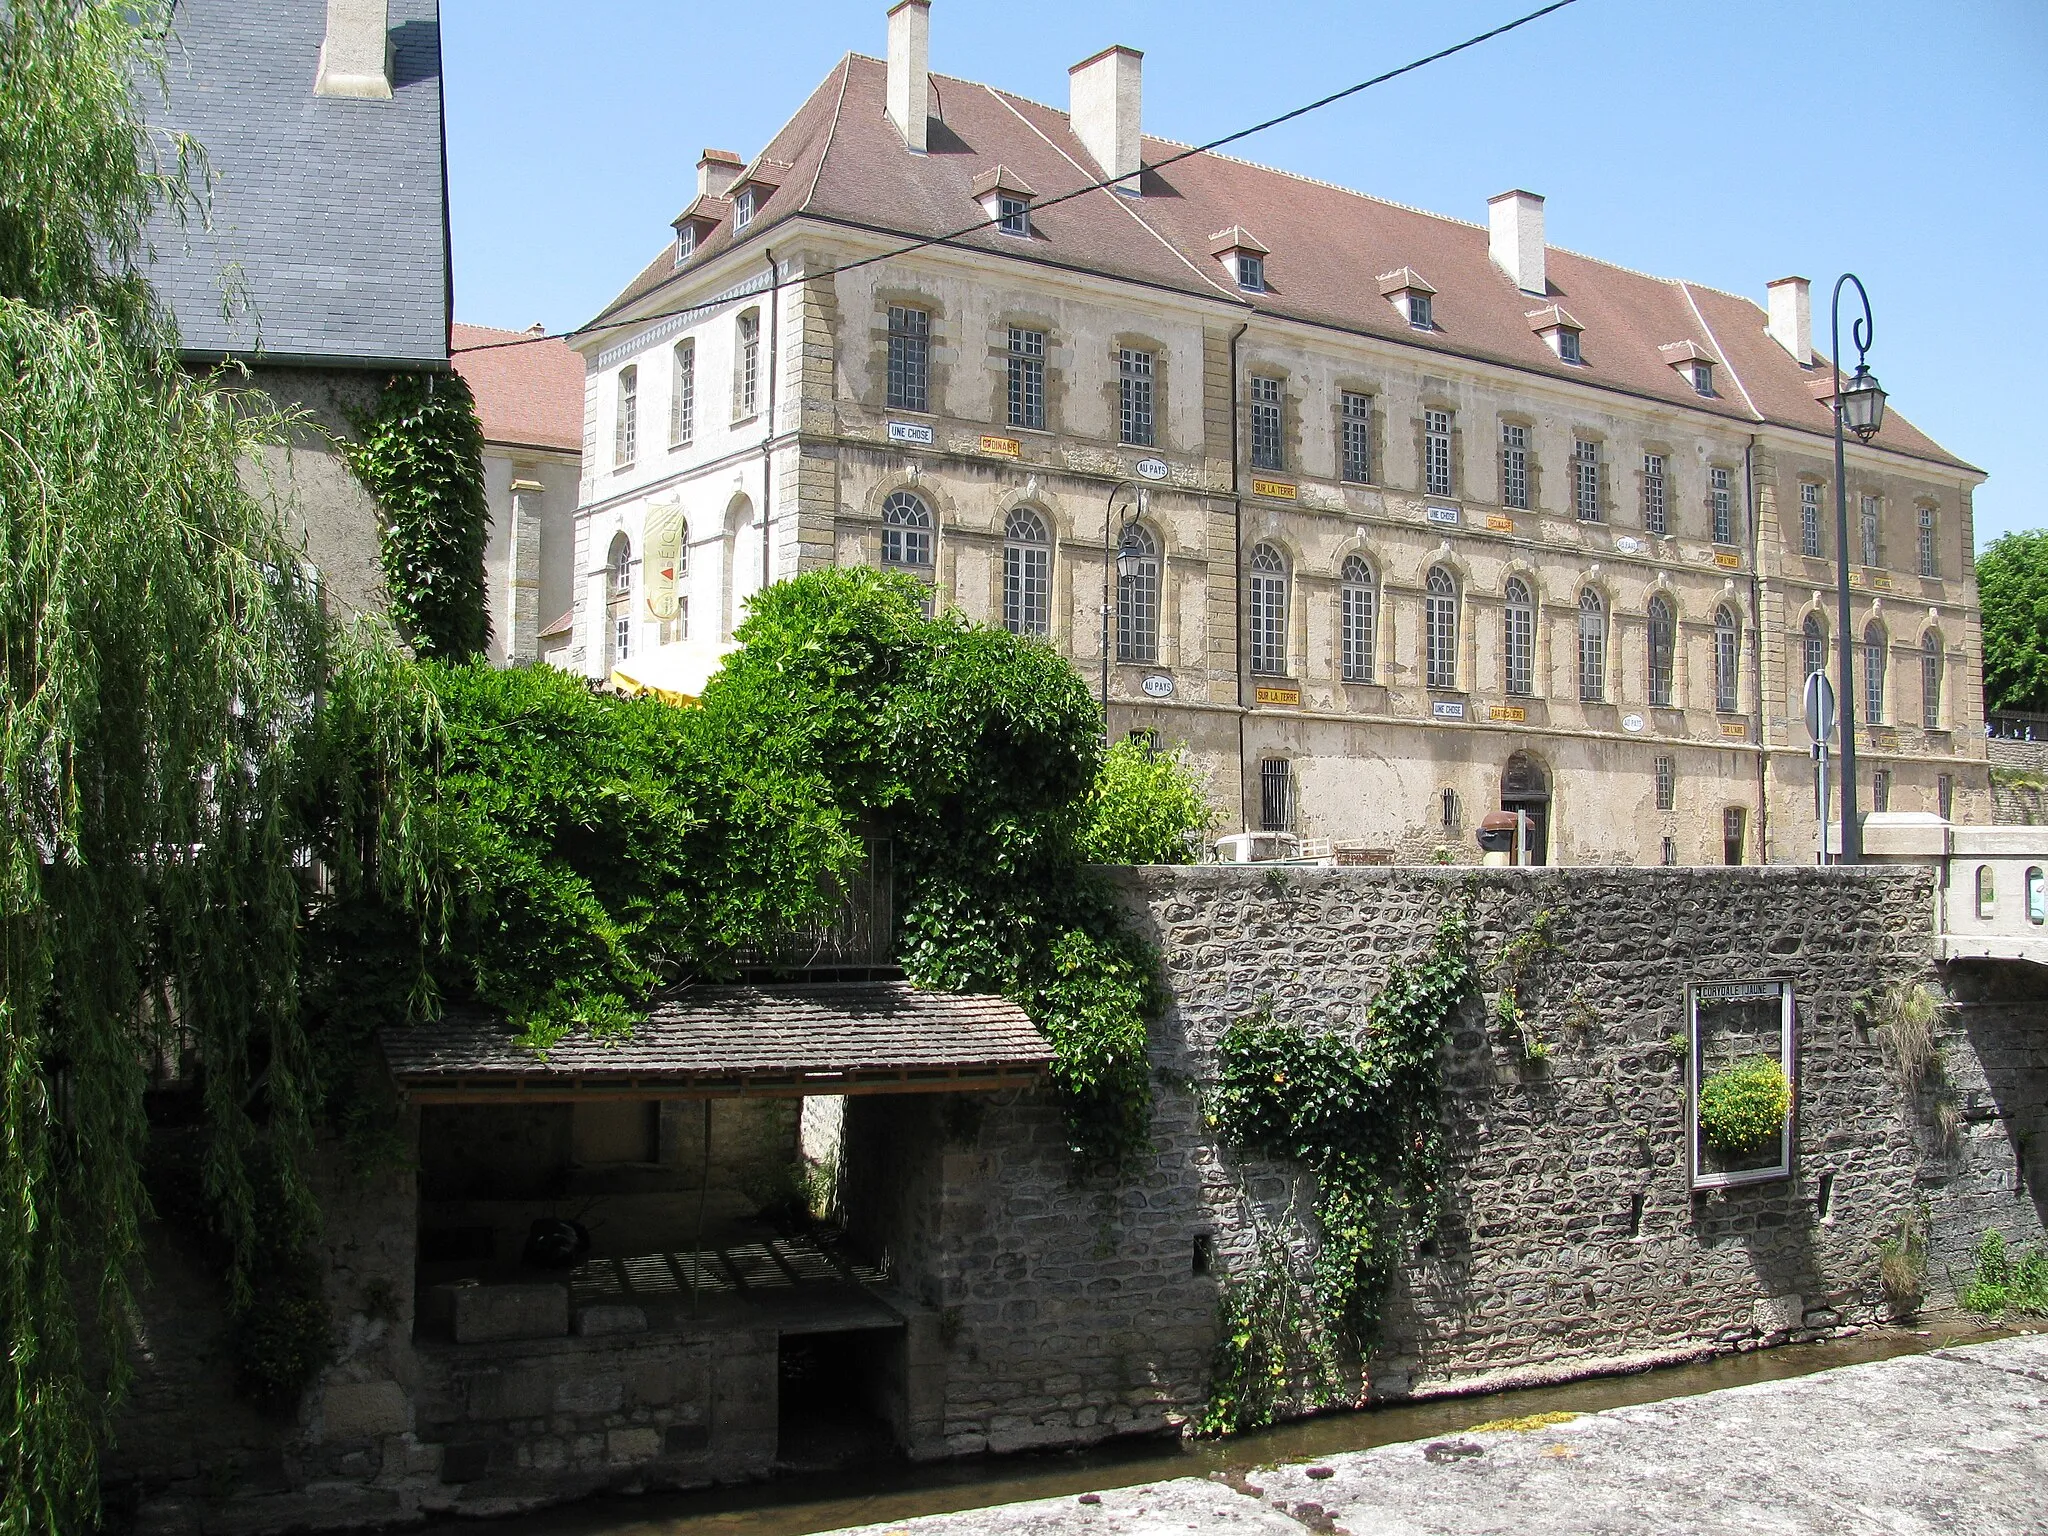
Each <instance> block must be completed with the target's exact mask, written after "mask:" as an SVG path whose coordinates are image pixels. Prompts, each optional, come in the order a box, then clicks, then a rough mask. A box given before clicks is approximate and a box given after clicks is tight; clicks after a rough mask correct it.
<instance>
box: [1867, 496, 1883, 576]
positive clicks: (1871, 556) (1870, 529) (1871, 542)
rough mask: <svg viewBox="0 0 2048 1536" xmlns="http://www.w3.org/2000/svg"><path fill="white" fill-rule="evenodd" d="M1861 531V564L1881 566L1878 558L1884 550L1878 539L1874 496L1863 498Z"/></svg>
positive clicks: (1880, 560)
mask: <svg viewBox="0 0 2048 1536" xmlns="http://www.w3.org/2000/svg"><path fill="white" fill-rule="evenodd" d="M1862 531H1863V563H1864V564H1865V565H1882V564H1883V563H1884V561H1883V560H1882V559H1881V558H1880V557H1881V556H1882V555H1883V553H1884V550H1883V548H1882V547H1881V545H1880V542H1879V539H1878V534H1879V532H1880V531H1881V530H1880V529H1879V527H1878V506H1877V498H1876V497H1875V496H1866V497H1864V498H1863V530H1862Z"/></svg>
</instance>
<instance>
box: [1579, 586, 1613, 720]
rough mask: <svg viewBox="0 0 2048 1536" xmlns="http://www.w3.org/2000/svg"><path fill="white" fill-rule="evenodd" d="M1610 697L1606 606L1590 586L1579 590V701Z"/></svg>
mask: <svg viewBox="0 0 2048 1536" xmlns="http://www.w3.org/2000/svg"><path fill="white" fill-rule="evenodd" d="M1606 697H1607V606H1606V604H1604V603H1602V602H1601V601H1600V594H1599V593H1598V592H1595V591H1594V590H1593V589H1592V588H1591V587H1587V588H1586V589H1585V590H1584V591H1582V592H1580V593H1579V702H1580V703H1582V704H1597V703H1599V702H1600V701H1601V700H1602V699H1604V698H1606Z"/></svg>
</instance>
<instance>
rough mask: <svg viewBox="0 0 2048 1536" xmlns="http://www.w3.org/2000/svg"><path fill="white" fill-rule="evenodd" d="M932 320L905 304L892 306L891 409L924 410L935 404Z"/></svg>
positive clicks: (890, 328)
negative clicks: (932, 384)
mask: <svg viewBox="0 0 2048 1536" xmlns="http://www.w3.org/2000/svg"><path fill="white" fill-rule="evenodd" d="M931 333H932V317H931V316H930V315H929V314H927V313H926V312H925V311H924V310H921V309H912V308H910V307H909V306H908V305H904V304H891V305H890V306H889V409H890V410H892V411H922V410H925V409H927V408H928V407H929V406H930V404H931Z"/></svg>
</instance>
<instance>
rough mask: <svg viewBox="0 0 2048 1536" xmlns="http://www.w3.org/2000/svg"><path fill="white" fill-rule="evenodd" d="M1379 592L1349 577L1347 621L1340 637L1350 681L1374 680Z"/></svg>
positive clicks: (1345, 604)
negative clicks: (1377, 597) (1375, 615)
mask: <svg viewBox="0 0 2048 1536" xmlns="http://www.w3.org/2000/svg"><path fill="white" fill-rule="evenodd" d="M1376 595H1377V594H1376V593H1375V592H1374V591H1373V589H1372V587H1371V586H1369V585H1367V584H1366V583H1365V582H1362V581H1347V582H1345V583H1344V589H1343V593H1342V602H1343V623H1342V633H1341V634H1340V635H1339V637H1338V639H1339V641H1340V646H1339V649H1340V651H1341V660H1342V663H1343V670H1344V681H1345V682H1347V683H1369V682H1371V681H1372V680H1373V644H1372V639H1373V628H1374V623H1373V621H1374V614H1373V607H1374V602H1373V599H1374V597H1375V596H1376Z"/></svg>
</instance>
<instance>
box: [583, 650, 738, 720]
mask: <svg viewBox="0 0 2048 1536" xmlns="http://www.w3.org/2000/svg"><path fill="white" fill-rule="evenodd" d="M738 649H739V647H738V646H736V645H733V644H731V643H730V642H727V643H725V644H719V645H710V644H699V643H696V642H693V641H684V642H683V643H682V644H680V645H658V646H656V647H655V648H654V649H653V650H651V651H648V652H646V653H645V654H643V655H639V656H635V657H632V658H631V659H630V660H628V661H626V662H624V663H622V664H621V665H619V666H616V667H613V668H612V675H611V678H610V684H611V686H612V687H613V688H616V689H617V690H618V691H619V692H620V693H623V694H625V695H626V696H627V697H628V698H636V697H638V696H639V695H641V694H643V693H644V694H651V695H653V696H654V697H655V698H657V699H659V700H661V702H662V703H664V704H675V705H679V706H681V705H690V704H695V703H696V702H697V700H698V699H700V698H702V697H703V694H704V685H705V684H706V683H708V682H710V681H711V674H712V673H714V672H716V671H717V670H718V669H719V668H720V667H721V666H723V665H724V664H725V658H726V657H728V656H730V655H731V654H732V653H733V652H734V651H736V650H738Z"/></svg>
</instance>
